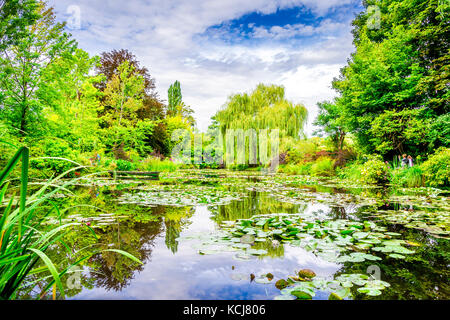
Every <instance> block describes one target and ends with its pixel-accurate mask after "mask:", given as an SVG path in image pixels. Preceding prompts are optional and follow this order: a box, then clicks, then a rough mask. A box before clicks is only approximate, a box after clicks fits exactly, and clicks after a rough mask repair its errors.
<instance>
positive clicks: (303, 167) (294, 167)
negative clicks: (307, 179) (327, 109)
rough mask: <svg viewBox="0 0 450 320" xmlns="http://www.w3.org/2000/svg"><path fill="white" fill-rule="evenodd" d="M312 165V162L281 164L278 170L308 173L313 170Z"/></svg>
mask: <svg viewBox="0 0 450 320" xmlns="http://www.w3.org/2000/svg"><path fill="white" fill-rule="evenodd" d="M311 166H312V163H305V164H287V165H280V166H279V167H278V172H281V173H287V174H293V175H308V174H310V172H311Z"/></svg>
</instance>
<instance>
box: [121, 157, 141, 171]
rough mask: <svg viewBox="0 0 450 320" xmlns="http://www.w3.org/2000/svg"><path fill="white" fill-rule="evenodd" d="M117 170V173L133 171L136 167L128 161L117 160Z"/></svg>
mask: <svg viewBox="0 0 450 320" xmlns="http://www.w3.org/2000/svg"><path fill="white" fill-rule="evenodd" d="M116 165H117V167H116V170H117V171H132V170H135V169H136V165H135V164H134V163H133V162H130V161H127V160H121V159H118V160H116Z"/></svg>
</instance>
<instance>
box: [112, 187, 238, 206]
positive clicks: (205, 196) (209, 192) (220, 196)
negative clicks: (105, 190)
mask: <svg viewBox="0 0 450 320" xmlns="http://www.w3.org/2000/svg"><path fill="white" fill-rule="evenodd" d="M243 197H245V194H242V193H238V192H233V191H225V190H220V189H217V188H211V187H200V186H196V187H195V188H192V187H191V188H172V189H170V190H167V191H165V190H157V191H141V192H136V193H126V194H124V195H122V196H121V197H120V198H119V199H118V201H119V203H121V204H136V205H139V206H150V207H152V206H156V205H169V206H180V207H183V206H192V205H223V204H227V203H230V202H231V201H234V200H241V199H242V198H243Z"/></svg>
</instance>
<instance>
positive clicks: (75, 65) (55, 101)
mask: <svg viewBox="0 0 450 320" xmlns="http://www.w3.org/2000/svg"><path fill="white" fill-rule="evenodd" d="M98 60H99V58H98V57H90V56H89V54H88V53H87V52H85V51H83V50H81V49H76V51H75V52H74V53H73V54H72V55H65V56H64V57H61V58H59V59H57V60H56V61H54V62H53V63H52V64H51V65H49V66H48V67H47V68H46V69H45V70H44V72H43V73H42V84H41V87H40V89H39V93H40V98H41V99H42V100H44V101H46V103H47V106H46V108H45V109H44V113H45V117H46V118H47V119H48V125H49V127H50V128H51V134H52V136H56V137H59V138H63V139H66V140H68V141H70V142H72V144H73V145H74V146H77V149H78V150H80V151H81V152H87V151H93V150H94V149H95V148H96V146H98V145H99V138H100V137H99V134H98V133H99V132H98V129H99V118H98V112H99V111H100V96H101V92H100V91H99V90H98V89H97V88H96V87H95V86H94V85H95V84H96V83H98V82H100V81H102V78H103V77H101V76H92V75H91V71H92V70H93V69H94V67H95V66H96V65H97V63H98Z"/></svg>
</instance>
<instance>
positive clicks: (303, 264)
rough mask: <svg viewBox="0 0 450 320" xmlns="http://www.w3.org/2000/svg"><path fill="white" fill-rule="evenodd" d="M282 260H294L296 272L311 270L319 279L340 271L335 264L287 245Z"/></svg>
mask: <svg viewBox="0 0 450 320" xmlns="http://www.w3.org/2000/svg"><path fill="white" fill-rule="evenodd" d="M284 258H285V259H292V260H295V261H296V262H297V270H300V269H306V268H308V269H312V270H313V271H314V272H315V273H316V274H317V275H318V276H321V277H329V276H332V275H333V274H334V273H335V272H337V271H338V270H339V269H340V266H339V265H338V264H336V263H333V262H328V261H325V260H323V259H320V258H318V257H317V256H316V255H314V254H313V253H311V252H308V251H306V250H304V249H302V248H296V247H291V246H289V245H286V246H285V248H284Z"/></svg>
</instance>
